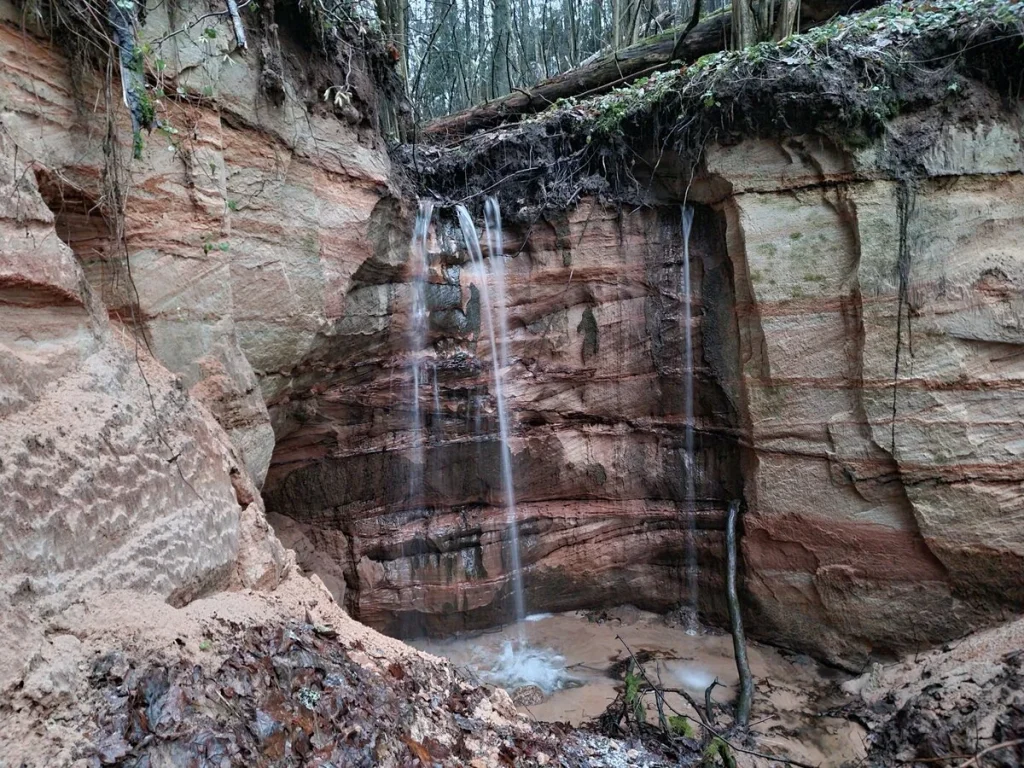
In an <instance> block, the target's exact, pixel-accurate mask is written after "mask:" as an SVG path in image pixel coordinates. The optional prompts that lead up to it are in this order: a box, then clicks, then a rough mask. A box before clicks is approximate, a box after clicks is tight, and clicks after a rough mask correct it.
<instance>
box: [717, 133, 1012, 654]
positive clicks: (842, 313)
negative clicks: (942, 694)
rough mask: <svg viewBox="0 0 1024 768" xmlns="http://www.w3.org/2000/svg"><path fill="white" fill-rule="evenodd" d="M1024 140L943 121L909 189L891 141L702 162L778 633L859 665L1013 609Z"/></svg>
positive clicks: (755, 563) (755, 565)
mask: <svg viewBox="0 0 1024 768" xmlns="http://www.w3.org/2000/svg"><path fill="white" fill-rule="evenodd" d="M928 119H931V120H935V121H938V120H939V119H940V116H938V115H930V116H926V117H924V118H922V117H921V116H914V118H912V119H910V118H908V119H906V120H904V121H902V122H901V121H897V122H896V123H895V124H894V125H893V131H894V132H896V133H899V132H900V131H903V132H907V131H910V130H913V129H914V126H915V125H919V124H920V122H919V121H922V120H928ZM1020 130H1021V122H1020V118H1019V114H1006V113H1004V115H1003V117H1001V118H999V119H998V120H995V121H990V122H987V123H986V122H983V123H982V124H979V125H968V126H965V127H961V126H949V127H948V129H943V130H941V131H939V132H938V133H939V135H940V136H941V139H940V140H939V141H938V142H936V143H935V144H934V145H933V146H932V147H931V148H930V150H929V153H928V155H927V156H926V157H925V158H924V162H923V166H924V171H923V172H922V173H919V174H914V175H911V174H907V175H905V176H904V177H903V178H895V179H894V178H892V175H891V174H890V173H889V172H887V171H886V170H885V169H886V166H887V161H888V158H887V155H886V153H887V148H886V146H885V145H884V144H880V145H876V146H874V147H871V148H869V149H865V150H861V151H858V152H840V151H838V150H836V149H835V148H834V147H831V146H830V145H829V144H828V143H827V142H824V141H822V140H821V139H816V138H813V137H804V138H800V139H793V140H789V141H785V142H767V141H765V142H755V141H748V142H744V143H741V144H740V145H738V146H735V147H730V148H715V149H714V150H713V151H712V152H711V153H710V154H709V159H708V170H709V172H710V173H711V174H712V175H714V176H717V177H718V178H717V182H718V183H719V184H720V183H721V182H722V181H726V182H728V184H729V185H730V187H731V194H730V195H729V196H728V197H726V198H725V199H723V200H722V202H721V203H720V205H721V209H722V210H723V211H724V212H725V215H726V217H727V219H728V229H729V232H730V235H729V251H730V258H731V261H732V264H733V268H734V273H735V275H736V286H737V296H738V304H737V317H738V319H739V325H740V342H741V345H742V347H743V349H744V354H743V356H742V364H743V368H742V385H743V389H744V391H745V393H746V404H747V406H746V407H747V410H746V417H745V419H744V421H745V422H746V423H747V424H748V425H749V430H750V432H749V441H750V444H751V445H752V447H753V449H754V454H755V457H756V459H755V461H754V462H753V463H752V464H751V465H750V467H749V469H748V472H747V474H746V477H745V482H746V499H747V514H746V516H745V518H744V527H745V537H744V545H743V549H744V554H745V568H746V576H747V581H746V583H747V588H748V591H749V594H750V597H751V598H752V600H753V605H754V606H755V608H756V612H757V619H756V622H758V623H760V622H764V623H763V624H761V626H760V627H759V628H758V631H759V632H761V633H766V634H767V635H768V636H771V637H773V638H775V640H776V641H782V642H787V643H790V644H793V645H798V646H802V647H810V648H812V649H814V650H815V651H818V652H824V653H825V654H826V655H830V656H832V657H833V658H845V659H854V658H857V657H859V656H860V655H862V654H864V653H867V652H869V651H871V650H876V651H877V650H883V651H884V650H892V649H896V648H902V649H908V648H914V647H923V646H927V645H929V644H931V643H934V642H936V641H939V640H943V639H947V638H949V637H952V636H956V635H958V634H961V633H963V632H964V631H966V630H967V629H969V628H970V627H972V626H976V624H977V623H978V622H979V621H986V620H991V619H993V618H994V617H997V616H999V615H1000V613H1001V612H1002V611H1004V610H1014V609H1015V607H1019V605H1020V600H1021V597H1022V588H1024V581H1022V577H1021V574H1022V573H1024V570H1022V568H1021V566H1022V564H1024V563H1022V560H1021V558H1022V556H1024V536H1022V535H1021V532H1020V528H1019V526H1018V525H1017V523H1016V520H1017V518H1018V517H1019V515H1020V510H1021V508H1022V505H1024V494H1022V493H1021V480H1022V479H1024V477H1022V472H1024V465H1022V463H1021V450H1020V448H1021V438H1022V436H1024V426H1022V424H1024V420H1022V415H1024V389H1022V382H1021V377H1022V375H1024V357H1022V356H1021V344H1022V342H1024V336H1022V335H1021V333H1022V327H1021V324H1020V311H1021V309H1022V306H1024V305H1022V303H1021V302H1022V301H1024V298H1022V296H1024V294H1022V287H1024V250H1022V246H1021V243H1022V233H1024V202H1022V201H1024V197H1022V195H1021V192H1022V179H1024V177H1022V176H1021V170H1022V167H1024V155H1022V153H1021V144H1020V136H1021V134H1020ZM710 186H714V185H710ZM709 192H710V188H709ZM755 626H757V624H755Z"/></svg>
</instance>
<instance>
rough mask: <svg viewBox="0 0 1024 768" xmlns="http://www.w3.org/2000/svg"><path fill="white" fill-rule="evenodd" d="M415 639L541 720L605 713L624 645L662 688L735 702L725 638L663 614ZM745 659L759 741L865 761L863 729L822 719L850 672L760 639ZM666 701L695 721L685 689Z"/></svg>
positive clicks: (584, 618)
mask: <svg viewBox="0 0 1024 768" xmlns="http://www.w3.org/2000/svg"><path fill="white" fill-rule="evenodd" d="M413 645H415V646H416V647H418V648H420V649H421V650H424V651H427V652H429V653H432V654H435V655H437V656H444V657H446V658H448V659H450V660H451V661H452V662H453V663H454V664H455V665H456V666H457V667H458V668H459V669H461V670H462V671H463V673H464V674H466V675H467V676H468V677H469V678H470V679H475V680H478V681H481V682H486V683H491V684H494V685H500V686H502V687H504V688H506V689H508V691H509V692H510V693H512V694H513V698H514V699H515V700H516V701H517V704H519V706H520V710H521V711H522V712H524V714H527V715H528V716H531V717H533V718H535V719H537V720H547V721H558V722H568V723H571V724H573V725H579V724H580V723H582V722H584V721H587V720H590V719H592V718H595V717H597V716H598V715H600V714H601V713H602V712H603V711H604V710H605V708H606V707H607V706H608V705H609V704H610V703H611V702H612V701H613V700H614V699H615V695H616V691H617V689H619V688H621V686H622V685H623V676H624V673H625V668H626V665H627V663H628V660H629V652H628V651H627V650H626V646H628V647H629V649H630V650H632V652H633V653H634V654H635V655H636V656H637V657H638V658H640V660H641V661H642V662H643V664H644V669H645V672H646V675H647V677H648V678H649V679H651V680H653V681H656V682H658V681H660V683H659V684H660V685H663V686H664V687H665V688H679V689H682V690H685V691H687V692H689V693H690V694H691V695H692V696H694V697H695V698H696V699H697V700H698V701H701V702H703V700H704V691H705V689H706V688H707V687H708V686H709V685H711V683H712V682H713V681H715V680H716V679H717V680H718V682H719V683H720V685H719V686H716V687H715V688H714V690H713V693H712V696H713V698H714V700H715V701H716V702H718V703H721V704H723V705H724V706H731V704H732V702H733V700H734V699H735V696H736V685H737V680H738V675H737V673H736V665H735V662H734V660H733V651H732V638H731V637H730V636H729V635H728V634H726V633H723V632H719V631H717V630H708V629H705V630H701V631H700V632H698V633H697V634H689V633H687V632H686V631H685V630H684V628H683V627H682V626H673V625H671V624H670V623H667V622H666V620H665V618H664V617H661V616H658V615H655V614H650V613H645V612H642V611H638V610H636V609H633V608H629V607H624V608H617V609H613V610H607V611H600V612H589V613H588V612H582V611H577V612H572V613H564V614H545V615H538V616H531V617H529V618H528V619H527V620H526V621H523V622H520V623H519V624H516V625H511V626H507V627H503V628H501V629H498V630H493V631H488V632H480V633H473V634H467V635H462V636H459V637H455V638H451V639H446V640H421V641H415V642H413ZM748 656H749V658H750V667H751V671H752V673H753V675H754V678H755V696H754V706H753V709H752V713H751V723H752V725H753V730H754V731H755V732H756V733H757V738H758V743H759V744H760V745H761V746H762V747H766V748H768V750H769V751H772V752H776V753H777V754H781V753H785V754H788V755H789V756H790V757H794V758H796V759H801V760H803V761H805V762H809V763H812V764H818V765H821V766H840V765H843V764H846V763H850V762H856V761H858V760H860V759H862V758H863V757H864V755H865V748H864V736H865V732H864V730H863V729H862V728H861V727H860V726H859V725H857V724H855V723H852V722H850V721H848V720H844V719H838V718H832V717H822V716H821V713H822V712H823V711H824V710H827V709H830V708H832V707H835V706H838V705H840V704H842V703H843V702H844V701H846V700H847V698H846V696H845V695H844V694H843V693H842V692H841V691H840V689H839V684H840V683H842V682H843V681H845V680H847V679H848V676H847V675H844V674H843V673H840V672H837V671H836V670H833V669H829V668H827V667H824V666H822V665H820V664H818V663H816V662H815V661H814V660H812V659H810V658H807V657H803V656H797V655H792V654H784V653H783V652H781V651H779V650H777V649H775V648H772V647H770V646H764V645H760V644H756V643H750V644H748ZM666 702H667V703H668V705H669V706H670V707H672V708H673V709H675V710H677V711H679V712H680V713H681V714H684V715H692V716H693V717H694V718H695V717H696V713H695V712H694V711H693V709H692V708H691V707H690V706H689V705H688V704H687V702H686V700H685V698H684V697H682V696H680V695H679V694H675V693H668V694H666ZM645 705H646V706H647V708H648V710H649V712H648V715H649V717H648V722H657V715H656V713H655V711H654V697H653V696H647V697H646V699H645Z"/></svg>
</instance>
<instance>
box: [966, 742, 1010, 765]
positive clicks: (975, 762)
mask: <svg viewBox="0 0 1024 768" xmlns="http://www.w3.org/2000/svg"><path fill="white" fill-rule="evenodd" d="M1021 744H1024V739H1011V740H1010V741H1002V742H1000V743H998V744H993V745H992V746H991V747H985V749H983V750H981V752H979V753H978V754H976V755H975V756H974V757H972V758H971V759H970V760H967V761H966V762H963V763H960V765H958V766H957V768H970V766H972V765H975V766H980V765H981V758H982V757H984V756H985V755H987V754H990V753H992V752H997V751H998V750H1000V749H1009V748H1010V747H1017V746H1020V745H1021Z"/></svg>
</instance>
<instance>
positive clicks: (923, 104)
mask: <svg viewBox="0 0 1024 768" xmlns="http://www.w3.org/2000/svg"><path fill="white" fill-rule="evenodd" d="M1022 39H1024V6H1021V5H1020V4H1014V3H1010V2H1008V1H1007V0H983V1H982V2H978V3H963V2H960V1H959V0H937V2H934V3H930V4H928V5H927V6H925V5H921V4H915V3H911V4H907V5H903V4H900V3H896V2H891V3H888V4H886V5H883V6H881V7H879V8H876V9H874V10H871V11H867V12H865V13H861V14H857V15H853V16H849V17H839V18H837V19H836V20H834V21H832V22H830V23H829V24H826V25H824V26H821V27H817V28H815V29H813V30H811V31H809V32H807V33H805V34H802V35H794V36H791V37H789V38H787V39H786V40H784V41H782V42H781V43H761V44H759V45H755V46H753V47H751V48H748V49H745V50H742V51H730V52H720V53H716V54H712V55H709V56H705V57H703V58H701V59H699V60H697V61H696V62H695V63H693V64H692V65H689V66H685V67H682V68H678V69H669V70H662V71H657V72H654V73H652V74H651V75H650V76H649V77H642V78H640V79H639V80H637V81H635V82H634V83H632V84H631V85H629V86H628V87H625V88H620V89H617V90H614V91H611V92H610V93H608V94H605V95H602V96H598V97H594V98H590V99H586V100H582V101H577V100H574V99H566V100H563V101H560V102H558V103H556V104H554V105H553V106H551V107H550V108H549V109H547V110H546V111H545V112H542V113H540V114H538V115H537V116H535V117H530V118H526V119H524V120H522V121H521V122H520V123H518V124H516V125H514V126H510V127H498V128H495V129H492V130H484V131H479V132H477V133H474V134H470V135H468V136H466V137H465V138H461V139H459V140H457V141H454V142H451V143H448V144H444V145H441V144H438V145H427V144H422V143H421V144H419V145H416V146H407V147H403V148H402V149H401V151H400V152H399V157H400V158H401V160H403V161H404V162H405V164H406V165H407V167H408V168H409V169H410V171H411V172H412V174H413V177H414V179H415V187H416V191H417V192H418V193H419V194H422V195H429V196H433V197H435V198H438V199H440V200H443V201H448V202H464V203H471V204H472V203H475V202H476V201H477V200H478V199H480V198H482V196H483V195H485V194H497V195H498V196H499V198H500V199H501V203H502V210H503V211H508V212H510V213H511V214H512V215H513V216H514V217H515V216H519V217H520V218H521V219H524V220H529V219H530V218H532V217H533V216H534V215H535V211H536V210H544V209H547V210H554V209H564V208H566V207H569V206H571V205H573V204H574V203H575V202H576V201H577V200H579V199H580V198H581V197H584V196H588V195H596V196H598V197H601V198H603V199H604V200H605V201H607V202H619V203H625V204H649V203H651V202H652V200H653V199H654V198H656V192H655V191H654V190H653V186H654V178H655V176H656V174H657V172H658V170H659V168H662V166H663V165H664V164H667V163H669V162H672V163H674V166H673V167H674V168H677V169H679V168H682V169H685V168H694V167H698V166H699V165H700V162H701V156H702V152H703V149H704V147H705V146H706V145H707V144H708V143H710V142H715V143H718V144H730V143H735V142H737V141H739V140H741V139H743V138H746V137H779V136H793V135H802V134H810V133H817V134H820V135H825V136H827V137H830V138H832V139H833V140H834V142H835V143H837V144H838V145H840V146H845V147H850V148H857V147H862V146H865V145H867V144H868V143H871V142H873V141H876V140H877V139H879V138H880V137H883V136H884V137H885V138H886V142H887V148H888V158H887V161H888V163H889V165H890V167H891V170H892V173H893V175H894V177H903V176H912V175H914V173H915V172H916V171H918V170H919V165H920V161H921V155H922V153H923V151H924V150H925V149H926V148H927V147H928V146H929V145H930V144H932V143H934V140H935V137H936V135H937V133H936V132H937V131H939V130H941V126H939V125H937V124H934V123H930V122H928V121H922V123H921V124H919V125H916V126H914V127H913V130H902V131H900V132H899V133H898V134H897V133H894V132H891V131H890V129H889V125H890V123H892V122H893V120H895V119H896V118H898V117H905V116H908V115H911V114H914V113H919V112H924V111H925V110H927V109H932V108H935V109H941V110H943V111H945V112H948V113H951V114H954V115H955V114H959V113H963V114H968V113H970V114H974V115H975V119H976V118H977V114H976V113H977V112H978V109H979V104H978V103H977V101H976V100H977V99H978V98H979V94H982V93H991V94H993V98H992V101H994V102H998V100H999V99H1000V98H1003V97H1005V96H1015V94H1017V92H1018V89H1019V87H1020V82H1021V79H1022V76H1024V50H1022V49H1021V47H1020V43H1021V40H1022ZM986 108H987V109H992V107H991V106H988V107H986Z"/></svg>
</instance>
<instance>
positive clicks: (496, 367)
mask: <svg viewBox="0 0 1024 768" xmlns="http://www.w3.org/2000/svg"><path fill="white" fill-rule="evenodd" d="M492 204H493V206H492ZM486 208H487V210H488V211H489V213H488V214H487V239H488V248H489V249H490V256H491V258H490V259H489V261H490V262H491V264H492V265H493V270H492V276H493V279H494V286H495V293H496V294H497V296H498V300H499V304H498V307H497V308H495V307H494V305H493V303H492V302H491V291H490V287H489V286H488V279H487V267H486V265H485V264H484V257H483V253H482V252H481V250H480V238H479V236H478V235H477V231H476V225H475V224H474V223H473V219H472V217H470V215H469V211H467V210H466V207H465V206H464V205H458V206H456V208H455V211H456V214H457V215H458V217H459V226H460V227H461V229H462V236H463V237H464V238H465V240H466V248H468V249H469V254H470V258H471V259H472V261H473V264H474V266H475V267H476V270H477V276H478V280H479V281H480V303H481V312H480V315H481V318H480V322H481V324H482V325H483V326H484V330H485V331H486V333H487V340H488V343H489V344H490V350H491V364H492V368H493V374H494V395H495V400H496V401H497V409H498V428H499V430H500V437H501V481H502V486H503V488H502V490H503V491H504V495H505V509H506V512H507V514H508V527H509V549H510V550H511V553H510V554H511V561H512V591H513V599H514V601H515V602H514V604H515V618H516V621H517V622H519V621H522V620H523V619H525V618H526V601H525V599H524V597H523V574H522V569H521V564H520V557H519V525H518V522H517V521H516V498H515V488H514V486H513V484H512V454H511V452H510V450H511V449H510V447H509V439H508V435H509V428H508V408H507V403H506V401H505V385H504V363H505V361H506V355H505V341H506V339H507V336H506V335H504V334H507V328H508V321H507V319H506V307H505V302H504V297H505V264H504V254H503V253H501V252H500V250H499V249H500V247H501V234H500V230H499V229H497V228H498V227H500V225H501V218H500V213H498V205H497V202H496V201H494V200H493V199H491V198H489V199H488V200H487V205H486ZM490 211H493V212H490ZM492 217H493V218H492ZM492 223H493V225H494V226H492ZM495 311H496V312H497V314H498V316H499V319H498V322H497V325H498V327H499V328H501V329H502V333H503V336H502V339H501V345H500V346H499V344H498V341H497V339H496V334H495V325H496V323H495V320H494V317H495Z"/></svg>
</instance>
